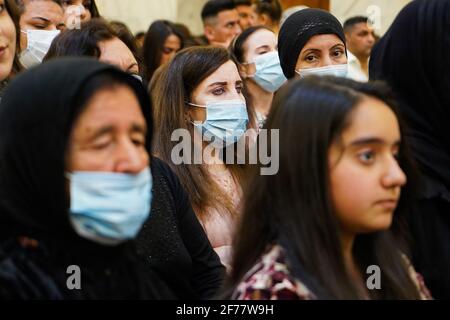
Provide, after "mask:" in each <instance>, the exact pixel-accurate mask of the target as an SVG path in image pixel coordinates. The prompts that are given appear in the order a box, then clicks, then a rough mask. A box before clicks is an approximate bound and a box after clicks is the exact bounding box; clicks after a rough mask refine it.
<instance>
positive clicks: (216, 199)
mask: <svg viewBox="0 0 450 320" xmlns="http://www.w3.org/2000/svg"><path fill="white" fill-rule="evenodd" d="M228 61H231V57H230V54H229V52H228V51H227V50H226V49H224V48H218V47H191V48H187V49H184V50H182V51H180V52H179V53H178V54H177V55H176V56H175V58H174V59H173V60H172V61H171V62H170V63H169V64H167V65H166V66H164V67H162V68H160V69H158V70H157V72H156V73H155V76H154V77H153V80H152V82H151V83H150V91H151V95H152V98H153V102H154V108H153V115H154V119H155V123H157V126H155V135H154V137H155V138H154V144H153V146H154V152H155V155H157V156H159V157H160V158H161V159H163V160H165V161H166V162H168V163H169V164H170V165H171V167H172V169H173V170H174V171H175V173H176V174H177V175H178V177H179V178H180V181H181V183H182V185H183V187H184V188H185V189H186V191H187V192H188V194H189V196H190V198H191V201H192V205H193V208H194V209H195V211H196V213H197V215H198V216H199V218H200V219H201V220H203V219H204V218H207V215H208V213H209V211H210V210H207V209H208V208H217V207H224V208H225V209H226V210H227V211H228V212H229V213H230V214H231V215H235V214H236V212H235V211H236V210H235V208H234V207H233V205H232V203H231V199H229V197H227V196H226V195H224V194H223V191H222V190H221V189H220V188H219V185H218V184H217V183H216V182H215V181H214V180H213V178H212V177H210V174H209V172H208V170H207V169H206V167H205V166H204V165H201V164H190V165H187V164H183V165H174V164H173V163H172V160H171V155H172V150H173V148H174V147H175V146H176V145H177V144H178V143H177V142H175V141H171V136H172V133H173V132H174V131H175V130H176V129H186V130H192V129H193V128H192V125H190V124H188V123H187V121H186V119H185V112H186V102H189V101H191V96H192V93H193V92H194V90H195V89H196V88H197V87H198V85H199V84H200V83H201V82H202V81H203V80H205V79H206V78H208V77H209V76H210V75H211V74H213V73H214V72H215V71H216V70H217V69H219V68H220V67H221V66H222V65H223V64H225V63H226V62H228ZM247 110H249V108H248V107H247ZM249 118H250V121H252V120H253V114H252V113H251V112H249ZM233 147H234V146H233ZM226 166H227V169H228V170H230V172H231V174H232V175H233V177H234V178H235V179H236V180H237V181H238V183H241V184H242V182H243V180H244V178H245V177H244V173H245V170H244V168H243V166H240V165H235V164H234V165H228V164H227V165H226Z"/></svg>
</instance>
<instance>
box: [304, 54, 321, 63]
mask: <svg viewBox="0 0 450 320" xmlns="http://www.w3.org/2000/svg"><path fill="white" fill-rule="evenodd" d="M317 59H318V57H317V56H316V55H315V54H309V55H307V56H306V57H305V61H307V62H315V61H316V60H317Z"/></svg>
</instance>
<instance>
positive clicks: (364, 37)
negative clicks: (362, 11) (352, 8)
mask: <svg viewBox="0 0 450 320" xmlns="http://www.w3.org/2000/svg"><path fill="white" fill-rule="evenodd" d="M344 32H345V39H346V42H347V53H348V77H349V78H351V79H353V80H357V81H362V82H367V81H368V79H369V59H370V54H371V52H372V48H373V46H374V45H375V33H374V30H373V28H372V27H371V26H370V24H369V23H368V18H367V17H363V16H357V17H353V18H350V19H348V20H347V21H345V23H344Z"/></svg>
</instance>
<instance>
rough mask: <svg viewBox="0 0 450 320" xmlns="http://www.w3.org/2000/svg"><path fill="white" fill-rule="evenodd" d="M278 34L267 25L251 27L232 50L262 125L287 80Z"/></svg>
mask: <svg viewBox="0 0 450 320" xmlns="http://www.w3.org/2000/svg"><path fill="white" fill-rule="evenodd" d="M277 48H278V46H277V37H276V35H275V34H274V33H273V32H272V31H270V30H269V29H267V28H265V27H251V28H248V29H247V30H245V31H244V32H242V33H241V34H240V35H239V36H238V37H237V38H236V39H235V40H234V41H233V43H232V45H231V47H230V51H231V53H232V55H233V56H234V58H235V60H236V61H237V62H238V64H239V71H240V74H241V77H242V78H243V79H245V88H246V92H247V102H248V103H249V104H250V105H251V106H252V107H253V108H254V110H255V113H256V118H257V120H258V124H259V126H260V127H262V125H263V124H264V122H265V119H266V118H267V115H268V114H269V111H270V107H271V105H272V100H273V97H274V93H275V92H276V91H277V90H278V89H279V88H280V87H281V86H282V85H283V84H284V83H285V82H286V77H285V76H284V74H283V70H282V69H281V66H280V59H279V57H278V50H277Z"/></svg>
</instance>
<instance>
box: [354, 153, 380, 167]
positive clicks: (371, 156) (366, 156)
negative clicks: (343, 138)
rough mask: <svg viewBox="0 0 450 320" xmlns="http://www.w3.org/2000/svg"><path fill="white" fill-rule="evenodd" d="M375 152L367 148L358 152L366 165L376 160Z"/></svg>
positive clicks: (359, 157)
mask: <svg viewBox="0 0 450 320" xmlns="http://www.w3.org/2000/svg"><path fill="white" fill-rule="evenodd" d="M375 155H376V154H375V152H374V151H373V150H365V151H362V152H360V153H358V159H359V160H360V161H361V162H362V163H363V164H366V165H370V164H372V163H373V162H374V161H375Z"/></svg>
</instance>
